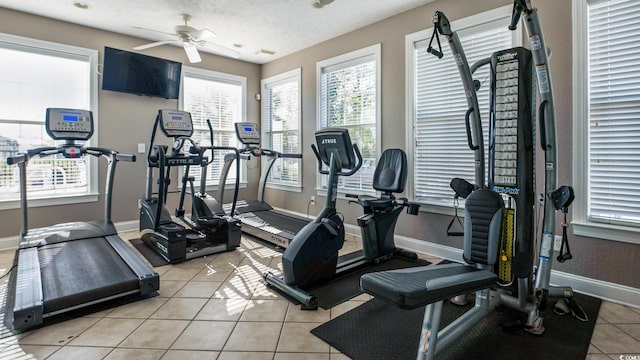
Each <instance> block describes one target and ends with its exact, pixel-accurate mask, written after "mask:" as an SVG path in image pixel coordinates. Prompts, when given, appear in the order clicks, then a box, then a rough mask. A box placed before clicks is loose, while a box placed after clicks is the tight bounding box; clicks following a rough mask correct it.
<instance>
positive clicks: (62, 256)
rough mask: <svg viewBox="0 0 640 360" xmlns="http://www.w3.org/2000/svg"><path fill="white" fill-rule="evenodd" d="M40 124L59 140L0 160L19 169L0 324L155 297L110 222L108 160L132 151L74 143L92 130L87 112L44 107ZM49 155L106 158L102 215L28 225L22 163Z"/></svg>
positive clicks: (17, 325) (148, 273)
mask: <svg viewBox="0 0 640 360" xmlns="http://www.w3.org/2000/svg"><path fill="white" fill-rule="evenodd" d="M45 127H46V131H47V134H49V136H50V137H51V138H53V139H54V140H62V141H64V144H62V145H59V146H51V147H41V148H36V149H30V150H27V152H26V153H21V154H18V155H16V156H12V157H9V158H7V164H9V165H12V164H15V165H17V166H18V169H19V174H20V207H21V208H22V230H21V231H20V244H19V248H18V250H17V251H16V259H15V265H16V268H15V270H14V271H13V272H12V273H11V276H10V280H9V285H8V290H7V294H8V295H7V312H8V314H7V315H6V316H5V322H6V323H7V326H8V327H9V328H13V329H14V330H16V331H22V330H25V329H28V328H32V327H34V326H38V325H40V324H42V323H43V321H44V320H45V319H46V318H49V317H51V316H54V315H58V314H63V313H66V312H68V311H72V310H75V309H80V308H85V307H87V306H90V305H95V304H98V303H102V302H105V301H108V300H112V299H116V298H121V297H124V296H128V295H135V294H139V295H143V296H151V295H156V294H157V291H158V289H159V286H160V279H159V277H158V274H157V273H156V272H155V271H153V270H152V269H151V268H150V267H149V266H148V265H147V264H146V263H145V262H144V261H143V260H142V259H140V257H139V256H138V255H137V254H136V253H135V252H134V251H133V250H132V249H131V248H130V247H129V246H128V245H127V244H126V243H125V242H124V241H122V239H121V238H120V237H119V236H118V233H117V231H116V228H115V227H114V225H113V222H112V221H111V204H112V190H113V180H114V175H115V170H116V164H117V163H118V161H135V156H134V155H127V154H120V153H118V152H117V151H115V150H109V149H105V148H99V147H88V146H83V145H81V144H79V143H78V142H81V141H86V140H89V139H90V138H91V136H92V135H93V131H94V123H93V114H92V112H90V111H87V110H76V109H60V108H49V109H47V113H46V120H45ZM56 155H62V156H64V158H67V159H73V158H80V157H82V156H86V155H92V156H95V157H98V158H105V159H106V160H107V164H108V167H107V177H106V185H105V192H104V201H105V209H104V219H103V220H97V221H88V222H79V221H76V222H69V223H62V224H56V225H53V226H49V227H43V228H37V229H29V224H28V216H27V215H28V207H27V171H26V169H27V164H28V162H29V160H30V159H32V158H34V157H47V156H56Z"/></svg>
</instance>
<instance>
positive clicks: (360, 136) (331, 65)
mask: <svg viewBox="0 0 640 360" xmlns="http://www.w3.org/2000/svg"><path fill="white" fill-rule="evenodd" d="M379 51H380V46H379V45H374V46H372V47H369V48H365V49H362V50H360V51H356V52H354V53H350V54H346V55H345V56H342V57H340V58H339V59H335V61H332V60H333V59H332V60H328V61H324V62H323V63H321V64H319V72H320V91H319V109H320V111H319V116H320V126H319V127H320V128H325V127H342V128H347V129H348V130H349V135H350V137H351V141H352V142H353V143H354V144H357V145H358V148H359V149H360V152H361V153H362V159H363V163H362V167H361V168H360V170H359V171H358V172H357V173H356V174H354V175H352V176H342V177H340V178H339V184H338V191H340V192H343V193H354V194H358V193H372V192H374V190H373V188H372V183H373V173H374V171H375V167H376V162H377V159H378V155H379V147H378V123H379V114H378V109H379V101H380V100H379V90H378V89H379V86H380V84H379V74H378V69H379V66H380V64H379V61H380V60H379V56H380V53H379ZM326 180H327V177H326V176H323V177H322V187H323V188H326Z"/></svg>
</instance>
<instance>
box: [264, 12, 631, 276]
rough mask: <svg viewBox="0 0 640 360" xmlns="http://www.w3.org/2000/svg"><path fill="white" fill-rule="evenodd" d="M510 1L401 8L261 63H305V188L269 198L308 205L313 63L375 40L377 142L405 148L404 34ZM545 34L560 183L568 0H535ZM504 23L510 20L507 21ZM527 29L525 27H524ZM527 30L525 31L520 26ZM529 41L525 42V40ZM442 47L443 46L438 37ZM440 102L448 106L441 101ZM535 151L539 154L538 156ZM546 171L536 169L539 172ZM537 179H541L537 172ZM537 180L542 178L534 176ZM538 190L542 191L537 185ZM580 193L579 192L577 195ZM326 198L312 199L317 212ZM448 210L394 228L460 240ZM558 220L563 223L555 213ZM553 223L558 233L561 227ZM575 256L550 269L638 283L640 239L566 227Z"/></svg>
mask: <svg viewBox="0 0 640 360" xmlns="http://www.w3.org/2000/svg"><path fill="white" fill-rule="evenodd" d="M511 4H513V2H512V1H509V0H485V1H471V0H439V1H434V2H432V3H430V4H427V5H425V6H422V7H419V8H417V9H414V10H411V11H408V12H406V13H403V14H400V15H397V16H394V17H391V18H388V19H385V20H382V21H380V22H378V23H376V24H373V25H371V26H367V27H365V28H362V29H359V30H356V31H353V32H351V33H349V34H346V35H343V36H340V37H338V38H335V39H332V40H329V41H326V42H324V43H321V44H318V45H316V46H313V47H311V48H308V49H305V50H303V51H300V52H298V53H296V54H293V55H291V56H287V57H285V58H283V59H278V60H276V61H273V62H270V63H268V64H265V65H264V66H263V68H262V76H263V78H264V77H268V76H273V75H276V74H279V73H281V72H284V71H287V70H291V69H293V68H297V67H302V102H303V104H302V117H303V119H302V123H303V149H304V154H305V155H304V156H305V157H304V169H303V178H304V189H303V193H302V194H291V193H285V192H282V191H275V190H270V191H269V192H268V193H267V195H266V199H267V201H268V202H270V203H271V204H272V205H274V206H277V207H283V208H289V209H293V210H296V211H299V212H302V213H305V212H306V204H307V200H308V199H309V196H311V195H313V194H314V192H315V191H314V185H315V171H316V168H315V163H314V158H313V154H312V153H311V152H310V151H309V146H310V144H312V143H313V141H314V138H313V133H314V131H315V130H316V111H315V109H316V62H318V61H320V60H324V59H327V58H331V57H333V56H336V55H340V54H343V53H346V52H349V51H353V50H357V49H360V48H363V47H365V46H369V45H372V44H375V43H381V44H382V139H381V141H382V143H381V147H382V148H383V149H385V148H389V147H401V148H405V149H406V146H405V142H406V139H405V118H406V114H405V50H404V44H405V35H406V34H410V33H413V32H416V31H419V30H423V29H428V28H431V16H432V15H433V13H434V12H435V11H436V10H441V11H443V12H444V13H445V14H446V15H447V17H448V18H449V19H450V20H451V21H455V20H457V19H460V18H464V17H467V16H471V15H474V14H477V13H481V12H483V11H487V10H491V9H494V8H497V7H500V6H504V5H511ZM534 6H536V7H537V8H538V10H539V16H540V21H541V23H542V28H543V31H544V34H545V41H546V44H547V46H548V47H549V48H551V50H552V57H551V59H550V66H551V71H552V78H553V85H554V96H555V105H556V109H555V111H556V121H557V137H558V139H557V141H558V144H559V146H560V149H559V151H558V164H559V165H558V168H559V179H558V181H559V184H571V181H572V174H571V168H572V162H571V159H572V154H571V153H572V77H571V72H572V39H571V36H572V28H571V17H572V15H571V1H568V0H567V1H564V0H563V1H557V0H536V1H535V2H534ZM505 26H507V24H505ZM454 30H455V29H454ZM523 30H524V29H523ZM524 33H525V36H526V31H524ZM523 43H524V44H527V41H526V39H525V41H524V42H523ZM443 46H447V45H446V44H443ZM443 106H445V105H443ZM543 158H544V156H543V155H542V154H538V159H543ZM542 172H543V171H542V170H538V171H537V173H538V174H541V173H542ZM540 180H542V179H540ZM539 183H541V181H539ZM541 190H542V189H540V190H539V192H540V191H541ZM577 196H582V194H577ZM322 200H323V199H320V201H317V204H318V205H316V206H315V208H314V210H315V211H317V210H318V209H319V208H320V207H321V204H323V202H322ZM338 209H339V211H341V212H342V213H343V214H344V215H345V220H346V222H347V223H350V224H355V218H356V217H357V216H358V215H359V214H360V211H361V210H360V209H359V208H358V206H357V205H349V204H347V203H346V202H345V201H340V202H339V204H338ZM449 221H450V217H449V216H445V215H439V214H434V213H428V212H421V213H420V215H419V216H417V217H414V216H408V215H401V217H400V219H399V221H398V225H397V228H396V234H400V235H404V236H407V237H411V238H415V239H423V240H425V241H429V242H433V243H437V244H442V245H447V246H454V247H458V248H460V247H462V240H461V239H460V238H454V237H447V236H446V227H447V224H448V223H449ZM557 223H558V224H560V223H561V218H560V216H559V215H558V218H557ZM560 231H561V228H560V226H558V231H557V232H556V233H557V234H561V232H560ZM569 237H570V241H571V250H572V253H573V256H574V258H573V260H571V261H567V262H565V263H564V264H559V263H557V262H554V269H556V270H559V271H563V272H568V273H572V274H576V275H580V276H585V277H588V278H593V279H598V280H603V281H608V282H613V283H618V284H623V285H627V286H632V287H636V288H638V287H640V274H639V273H638V272H637V271H635V264H636V263H637V259H639V258H640V246H637V245H634V244H629V243H622V242H616V241H607V240H602V239H596V238H590V237H580V236H573V234H571V233H570V234H569Z"/></svg>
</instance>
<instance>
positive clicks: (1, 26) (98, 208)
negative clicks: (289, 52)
mask: <svg viewBox="0 0 640 360" xmlns="http://www.w3.org/2000/svg"><path fill="white" fill-rule="evenodd" d="M0 19H1V20H0V32H3V33H7V34H13V35H19V36H24V37H29V38H34V39H40V40H46V41H52V42H58V43H63V44H69V45H74V46H80V47H85V48H90V49H96V50H99V52H100V60H99V63H100V64H102V56H103V49H104V46H110V47H114V48H119V49H131V48H133V47H134V46H137V45H140V44H144V43H145V42H147V40H142V39H137V38H134V37H129V36H124V35H120V34H116V33H112V32H106V31H101V30H97V29H93V28H88V27H84V26H79V25H74V24H70V23H66V22H61V21H55V20H51V19H47V18H43V17H38V16H32V15H28V14H24V13H20V12H15V11H12V10H8V9H4V8H0ZM145 54H148V55H151V56H158V57H162V58H166V59H171V60H176V61H180V62H182V63H184V64H185V65H189V66H193V67H199V68H204V69H210V70H215V71H219V72H224V73H229V74H234V75H239V76H244V77H246V78H247V120H251V121H258V120H259V118H260V103H259V102H258V101H256V100H255V96H254V94H256V93H258V92H259V91H260V65H256V64H251V63H247V62H243V61H238V60H233V59H228V58H224V57H219V56H215V55H211V54H205V53H202V54H201V56H202V62H200V63H198V64H189V63H188V61H187V59H186V56H185V54H184V50H183V49H182V48H180V47H174V46H160V47H156V48H153V49H149V50H147V51H145ZM99 67H100V68H101V65H100V66H99ZM101 81H102V79H101V78H100V86H101V84H102V82H101ZM98 107H99V113H98V114H97V115H98V119H99V128H98V136H99V139H98V142H99V145H100V146H101V147H106V148H112V149H115V150H117V151H119V152H122V153H131V154H136V155H137V156H138V161H137V162H135V163H133V164H132V163H125V162H121V163H119V164H118V167H117V171H116V178H115V183H114V194H113V221H114V222H122V221H130V220H137V219H138V208H137V201H138V199H139V198H140V197H141V196H142V195H143V194H144V188H145V176H146V158H145V155H144V154H137V144H138V143H145V144H147V145H148V143H149V136H150V135H151V130H152V127H153V122H154V121H155V116H156V114H157V112H158V109H161V108H169V109H171V108H174V109H177V108H178V101H177V100H166V99H161V98H151V97H146V96H137V95H131V94H123V93H116V92H111V91H102V90H100V91H99V95H98ZM252 161H255V160H252ZM250 168H253V169H255V170H253V171H251V172H250V173H249V181H250V183H257V181H258V179H259V175H260V174H259V166H255V165H252V166H250ZM105 173H106V166H105V162H104V161H102V162H101V166H100V174H99V175H100V176H99V177H100V184H99V189H100V193H101V195H100V201H98V202H94V203H83V204H74V205H65V206H49V207H36V208H31V209H30V210H29V225H30V227H42V226H48V225H51V224H55V223H59V222H66V221H72V220H77V221H86V220H95V219H100V218H102V215H103V211H104V197H103V195H104V194H103V189H104V178H105ZM178 182H179V181H178V177H177V173H176V172H174V173H173V179H172V185H171V187H170V190H175V188H176V185H177V184H178ZM242 194H243V196H244V197H253V198H255V197H256V189H255V187H249V188H248V189H246V190H245V191H243V193H242ZM227 195H228V194H227ZM177 198H178V196H177V194H172V195H170V197H169V201H168V208H169V209H171V211H173V209H174V208H175V207H176V206H177ZM229 200H230V197H229ZM187 205H188V206H190V205H189V204H188V203H187ZM187 208H188V207H187ZM0 218H1V219H2V221H1V223H2V226H0V238H3V237H10V236H16V235H18V233H19V232H20V224H21V222H22V220H21V213H20V211H19V210H18V209H16V210H3V211H0Z"/></svg>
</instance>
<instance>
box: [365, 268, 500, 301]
mask: <svg viewBox="0 0 640 360" xmlns="http://www.w3.org/2000/svg"><path fill="white" fill-rule="evenodd" d="M496 281H497V276H496V274H494V273H492V272H491V271H488V270H480V269H478V268H476V267H473V266H469V265H464V264H444V265H430V266H420V267H413V268H407V269H397V270H387V271H379V272H372V273H368V274H364V275H362V277H361V278H360V288H361V289H362V291H364V292H366V293H368V294H371V295H373V296H375V297H377V298H379V299H381V300H384V301H386V302H389V303H392V304H395V305H397V306H398V307H400V308H402V309H415V308H418V307H422V306H426V305H428V304H431V303H434V302H437V301H440V300H445V299H449V298H452V297H454V296H457V295H461V294H466V293H470V292H474V291H478V290H482V289H486V288H490V287H492V286H494V285H495V283H496Z"/></svg>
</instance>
